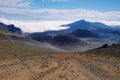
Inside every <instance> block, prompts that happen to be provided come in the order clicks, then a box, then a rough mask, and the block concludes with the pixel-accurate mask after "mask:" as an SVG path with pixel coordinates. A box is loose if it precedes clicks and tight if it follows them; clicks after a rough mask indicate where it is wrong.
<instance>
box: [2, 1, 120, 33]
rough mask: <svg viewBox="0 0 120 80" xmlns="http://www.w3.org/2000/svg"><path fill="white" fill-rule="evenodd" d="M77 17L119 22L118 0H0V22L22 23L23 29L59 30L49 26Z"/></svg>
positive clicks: (119, 2) (76, 18)
mask: <svg viewBox="0 0 120 80" xmlns="http://www.w3.org/2000/svg"><path fill="white" fill-rule="evenodd" d="M81 19H85V20H88V21H99V22H105V23H106V24H108V23H109V24H113V22H114V24H118V23H119V24H120V0H0V21H1V22H6V23H13V24H15V25H17V26H22V28H23V29H24V30H25V31H26V32H33V30H34V29H36V30H34V31H39V30H42V31H44V30H48V29H59V28H57V27H55V28H53V26H55V25H57V24H59V25H61V24H60V23H63V24H65V23H68V22H74V21H77V20H81ZM24 21H26V22H25V23H24ZM31 21H32V22H33V23H32V22H31ZM36 21H37V22H36ZM38 21H40V22H38ZM41 21H46V22H41ZM49 21H50V22H49ZM51 21H53V22H51ZM54 21H57V22H54ZM29 22H30V23H29ZM54 23H55V24H54ZM33 24H34V25H33ZM40 24H42V25H40ZM46 24H49V25H51V26H50V27H49V26H48V27H47V25H46ZM31 25H32V26H31ZM29 26H31V27H30V28H29V29H30V30H28V27H29ZM33 26H36V28H34V27H33ZM39 26H41V27H40V28H39V29H37V27H39ZM42 26H43V27H42ZM44 27H46V28H44ZM27 30H28V31H27Z"/></svg>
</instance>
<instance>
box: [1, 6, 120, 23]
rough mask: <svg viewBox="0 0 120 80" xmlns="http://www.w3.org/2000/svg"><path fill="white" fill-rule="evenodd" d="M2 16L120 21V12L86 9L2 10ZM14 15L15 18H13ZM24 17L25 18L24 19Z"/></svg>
mask: <svg viewBox="0 0 120 80" xmlns="http://www.w3.org/2000/svg"><path fill="white" fill-rule="evenodd" d="M0 12H1V13H0V14H1V15H3V17H5V16H6V18H8V17H10V19H12V18H13V19H14V16H16V18H17V19H19V18H22V19H32V20H33V19H34V20H62V21H63V20H72V21H73V20H80V19H86V20H93V21H120V11H108V12H100V11H95V10H86V9H64V10H58V9H18V8H8V7H2V8H0ZM12 15H14V16H12ZM18 15H19V16H18ZM22 16H24V17H22Z"/></svg>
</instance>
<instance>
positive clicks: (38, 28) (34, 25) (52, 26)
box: [0, 18, 120, 32]
mask: <svg viewBox="0 0 120 80" xmlns="http://www.w3.org/2000/svg"><path fill="white" fill-rule="evenodd" d="M0 22H3V23H5V24H14V25H15V26H17V27H20V28H21V29H22V30H23V31H24V32H43V31H47V30H60V29H65V28H67V27H60V25H63V24H69V23H72V22H74V21H39V20H36V21H35V20H22V21H21V20H8V19H5V18H0ZM93 22H94V21H93ZM100 22H103V23H105V24H107V25H120V22H119V21H118V22H117V21H100Z"/></svg>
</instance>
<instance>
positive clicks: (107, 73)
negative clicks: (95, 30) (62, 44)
mask: <svg viewBox="0 0 120 80" xmlns="http://www.w3.org/2000/svg"><path fill="white" fill-rule="evenodd" d="M119 68H120V62H119V61H114V60H108V59H104V58H97V57H95V56H89V55H68V54H67V55H63V54H60V55H57V56H56V55H52V56H50V55H46V56H39V57H29V58H14V59H6V60H1V61H0V80H120V69H119Z"/></svg>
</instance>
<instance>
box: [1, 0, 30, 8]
mask: <svg viewBox="0 0 120 80" xmlns="http://www.w3.org/2000/svg"><path fill="white" fill-rule="evenodd" d="M30 4H31V2H30V0H5V1H4V0H0V6H4V7H5V6H6V7H29V5H30Z"/></svg>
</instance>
